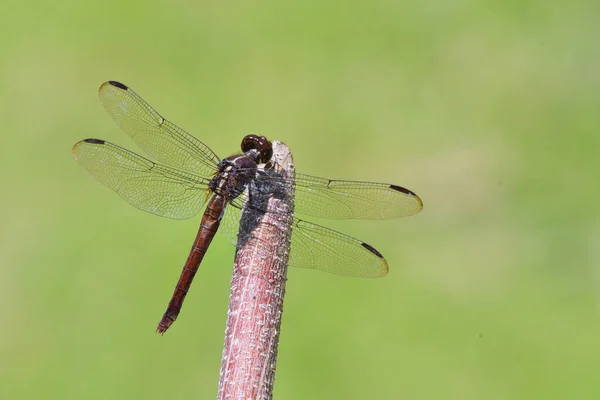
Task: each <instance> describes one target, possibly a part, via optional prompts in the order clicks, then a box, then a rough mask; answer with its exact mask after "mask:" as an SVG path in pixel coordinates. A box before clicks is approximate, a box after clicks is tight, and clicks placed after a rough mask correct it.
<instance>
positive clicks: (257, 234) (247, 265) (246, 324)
mask: <svg viewBox="0 0 600 400" xmlns="http://www.w3.org/2000/svg"><path fill="white" fill-rule="evenodd" d="M269 164H271V166H269ZM269 164H267V166H266V167H265V168H264V170H262V171H260V173H259V174H258V177H257V183H256V187H254V188H251V189H250V196H251V198H252V204H261V203H262V206H261V207H257V208H258V209H262V210H264V209H267V210H268V212H267V213H265V212H264V211H261V212H259V211H257V210H255V209H250V208H246V209H244V210H243V213H242V218H241V221H240V230H239V233H238V250H237V253H236V258H235V263H234V267H233V278H232V280H231V293H230V297H229V310H228V312H227V326H226V328H225V346H224V349H223V358H222V362H221V374H220V379H219V394H218V399H222V400H224V399H244V400H247V399H261V400H262V399H271V398H272V396H273V381H274V379H275V364H276V362H277V345H278V342H279V332H280V326H281V316H282V312H283V297H284V294H285V282H286V279H287V263H288V258H289V249H290V239H291V227H292V222H293V219H292V215H293V209H294V192H293V184H292V183H291V182H292V180H291V179H288V180H281V182H282V183H281V184H277V185H273V184H272V183H269V184H268V185H261V179H260V177H261V176H268V175H280V176H285V177H288V178H290V177H291V178H293V176H294V164H293V159H292V155H291V153H290V152H289V149H288V148H287V146H286V145H285V144H283V143H281V142H277V141H275V142H273V158H272V162H271V163H269ZM271 182H272V181H271Z"/></svg>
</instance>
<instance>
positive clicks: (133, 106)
mask: <svg viewBox="0 0 600 400" xmlns="http://www.w3.org/2000/svg"><path fill="white" fill-rule="evenodd" d="M99 95H100V101H101V102H102V104H103V105H104V108H106V111H107V112H108V113H109V114H110V116H111V117H112V119H113V120H114V121H115V123H116V124H117V125H118V126H120V127H121V129H122V130H123V131H124V132H125V133H127V134H128V135H129V136H131V138H132V139H133V140H134V141H135V143H136V144H137V145H138V146H140V148H141V149H142V150H144V151H145V152H146V153H147V154H148V155H150V156H151V157H152V158H154V159H155V160H157V161H160V162H162V163H165V164H167V165H170V166H172V167H175V168H179V169H183V170H185V171H190V172H193V173H197V174H199V175H205V176H211V175H213V174H214V173H215V171H216V166H217V164H218V163H219V157H217V155H216V154H215V153H214V152H213V151H212V150H211V149H210V148H209V147H208V146H206V145H205V144H204V143H202V142H201V141H200V140H198V139H196V138H195V137H193V136H192V135H190V134H189V133H187V132H185V131H184V130H183V129H181V128H179V127H178V126H176V125H175V124H173V123H171V122H169V121H167V120H166V119H164V118H163V117H162V116H161V115H160V114H159V113H158V112H156V111H155V110H154V109H153V108H152V107H151V106H150V105H149V104H148V103H146V102H145V101H144V100H143V99H142V98H141V97H140V96H138V94H137V93H135V92H134V91H133V90H132V89H131V88H129V87H127V86H125V85H124V84H122V83H119V82H115V81H108V82H105V83H103V84H102V86H100V90H99Z"/></svg>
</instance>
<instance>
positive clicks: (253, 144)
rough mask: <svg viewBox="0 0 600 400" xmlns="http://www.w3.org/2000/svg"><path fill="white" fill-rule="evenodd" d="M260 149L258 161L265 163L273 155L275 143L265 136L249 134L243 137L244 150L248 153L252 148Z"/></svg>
mask: <svg viewBox="0 0 600 400" xmlns="http://www.w3.org/2000/svg"><path fill="white" fill-rule="evenodd" d="M253 149H254V150H256V151H258V162H260V163H262V164H264V163H266V162H267V161H269V160H270V159H271V157H272V156H273V145H272V144H271V142H269V140H268V139H267V138H266V137H264V136H257V135H247V136H246V137H244V139H242V151H243V152H244V153H247V152H248V151H250V150H253Z"/></svg>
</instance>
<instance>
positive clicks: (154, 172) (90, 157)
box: [73, 139, 208, 219]
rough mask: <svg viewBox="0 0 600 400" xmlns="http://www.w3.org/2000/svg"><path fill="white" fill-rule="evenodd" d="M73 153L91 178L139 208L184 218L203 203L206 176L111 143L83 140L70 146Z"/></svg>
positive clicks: (206, 182) (169, 216)
mask: <svg viewBox="0 0 600 400" xmlns="http://www.w3.org/2000/svg"><path fill="white" fill-rule="evenodd" d="M73 156H74V157H75V159H76V160H77V161H78V162H79V164H81V166H82V167H83V168H85V169H86V170H87V171H88V172H89V173H90V174H91V175H92V176H93V177H94V178H96V179H97V180H98V181H100V182H101V183H103V184H104V185H106V186H107V187H109V188H110V189H112V190H114V191H115V192H117V193H118V194H119V196H121V197H122V198H123V199H125V200H126V201H127V202H128V203H130V204H131V205H133V206H135V207H137V208H139V209H141V210H144V211H148V212H150V213H153V214H156V215H160V216H162V217H167V218H174V219H185V218H190V217H192V216H194V215H195V214H197V213H198V212H199V211H200V210H201V209H202V205H203V204H204V203H205V202H206V198H207V197H206V185H207V184H208V180H207V179H205V178H203V177H200V176H196V175H194V174H191V173H188V172H184V171H180V170H177V169H175V168H170V167H167V166H164V165H160V164H156V163H154V162H152V161H150V160H148V159H146V158H144V157H142V156H139V155H137V154H135V153H132V152H131V151H129V150H126V149H124V148H122V147H119V146H116V145H114V144H112V143H109V142H105V141H103V140H100V139H86V140H82V141H81V142H78V143H76V144H75V146H73Z"/></svg>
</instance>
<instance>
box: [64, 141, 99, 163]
mask: <svg viewBox="0 0 600 400" xmlns="http://www.w3.org/2000/svg"><path fill="white" fill-rule="evenodd" d="M83 143H91V144H104V143H106V142H105V141H104V140H102V139H83V140H82V141H79V142H77V143H75V145H74V146H73V149H71V154H72V155H73V158H75V159H76V160H79V147H80V146H81V145H82V144H83Z"/></svg>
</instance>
